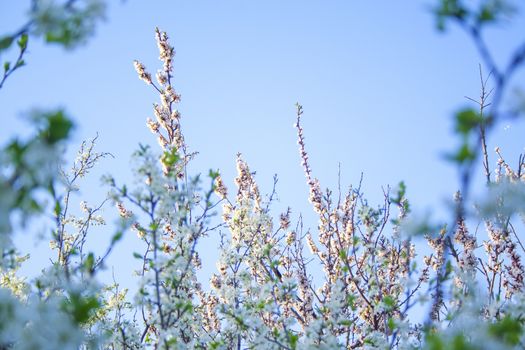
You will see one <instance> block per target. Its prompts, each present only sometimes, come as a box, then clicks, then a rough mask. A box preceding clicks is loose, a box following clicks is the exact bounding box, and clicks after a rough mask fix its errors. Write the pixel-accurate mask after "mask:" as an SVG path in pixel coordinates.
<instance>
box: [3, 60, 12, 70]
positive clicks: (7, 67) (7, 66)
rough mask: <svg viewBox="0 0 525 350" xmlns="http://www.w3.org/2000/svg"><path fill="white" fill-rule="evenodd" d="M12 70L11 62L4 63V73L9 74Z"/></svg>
mask: <svg viewBox="0 0 525 350" xmlns="http://www.w3.org/2000/svg"><path fill="white" fill-rule="evenodd" d="M9 68H11V62H9V61H6V62H4V72H7V71H8V70H9Z"/></svg>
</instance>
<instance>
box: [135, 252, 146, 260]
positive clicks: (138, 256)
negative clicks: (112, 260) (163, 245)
mask: <svg viewBox="0 0 525 350" xmlns="http://www.w3.org/2000/svg"><path fill="white" fill-rule="evenodd" d="M133 257H134V258H135V259H143V258H144V257H143V256H142V255H141V254H139V253H137V252H133Z"/></svg>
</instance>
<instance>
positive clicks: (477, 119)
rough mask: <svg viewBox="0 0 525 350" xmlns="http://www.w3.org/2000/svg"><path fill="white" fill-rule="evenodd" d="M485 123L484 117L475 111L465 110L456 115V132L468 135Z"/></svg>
mask: <svg viewBox="0 0 525 350" xmlns="http://www.w3.org/2000/svg"><path fill="white" fill-rule="evenodd" d="M482 122H483V117H482V116H481V115H480V114H479V113H478V112H476V111H475V110H473V109H470V108H468V109H463V110H461V111H459V112H458V113H456V132H458V133H460V134H463V135H467V134H468V133H470V131H471V130H472V129H474V128H476V127H478V126H479V125H480V124H481V123H482Z"/></svg>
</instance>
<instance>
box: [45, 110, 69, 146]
mask: <svg viewBox="0 0 525 350" xmlns="http://www.w3.org/2000/svg"><path fill="white" fill-rule="evenodd" d="M44 118H45V121H46V125H45V126H44V129H43V130H42V131H41V132H40V136H41V137H42V138H43V139H44V140H45V141H46V142H47V143H49V144H56V143H57V142H59V141H61V140H64V139H66V138H67V137H68V136H69V134H70V132H71V130H72V129H73V126H74V124H73V122H72V121H71V120H70V119H69V118H68V117H66V115H65V113H64V112H63V111H62V110H58V111H56V112H49V113H45V114H44Z"/></svg>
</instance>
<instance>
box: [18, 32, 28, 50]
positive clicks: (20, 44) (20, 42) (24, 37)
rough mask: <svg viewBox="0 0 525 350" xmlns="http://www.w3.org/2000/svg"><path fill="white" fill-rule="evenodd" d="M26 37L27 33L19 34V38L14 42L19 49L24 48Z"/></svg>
mask: <svg viewBox="0 0 525 350" xmlns="http://www.w3.org/2000/svg"><path fill="white" fill-rule="evenodd" d="M27 39H28V35H27V33H24V34H22V35H21V36H20V39H18V41H17V42H16V43H17V44H18V47H19V48H20V50H25V49H26V48H27Z"/></svg>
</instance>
